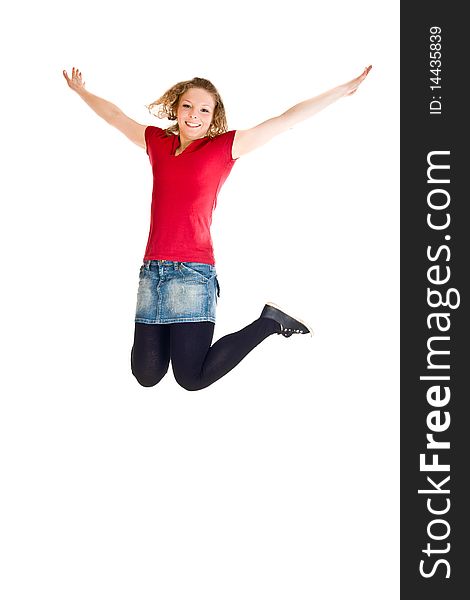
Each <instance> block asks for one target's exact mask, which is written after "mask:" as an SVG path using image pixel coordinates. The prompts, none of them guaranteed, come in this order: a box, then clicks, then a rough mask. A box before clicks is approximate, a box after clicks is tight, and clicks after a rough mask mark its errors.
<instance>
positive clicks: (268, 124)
mask: <svg viewBox="0 0 470 600" xmlns="http://www.w3.org/2000/svg"><path fill="white" fill-rule="evenodd" d="M371 69H372V65H370V66H369V67H366V68H365V69H364V71H363V72H362V73H361V74H360V75H359V77H356V78H354V79H352V80H351V81H348V82H347V83H344V84H342V85H339V86H337V87H335V88H333V89H331V90H328V91H327V92H324V93H323V94H320V95H319V96H315V97H314V98H310V99H309V100H304V101H303V102H300V103H299V104H296V105H295V106H293V107H292V108H289V110H286V111H285V112H284V113H282V115H279V116H278V117H273V118H272V119H268V120H267V121H264V122H263V123H260V124H259V125H256V127H252V128H251V129H243V130H237V132H236V133H235V138H234V140H233V146H232V158H239V157H240V156H242V155H243V154H246V153H247V152H251V151H252V150H254V149H255V148H258V147H259V146H262V145H263V144H266V142H269V140H270V139H272V138H273V137H274V136H275V135H277V134H279V133H282V132H283V131H286V130H287V129H290V128H291V127H293V126H294V125H296V124H297V123H299V122H300V121H303V120H304V119H308V118H309V117H312V116H313V115H315V114H316V113H317V112H319V111H320V110H322V109H324V108H325V107H327V106H328V105H329V104H332V103H333V102H335V101H336V100H339V98H342V97H343V96H350V95H351V94H354V92H355V91H356V90H357V88H358V87H359V86H360V84H361V83H362V82H363V81H364V79H365V78H366V77H367V75H368V73H369V71H370V70H371Z"/></svg>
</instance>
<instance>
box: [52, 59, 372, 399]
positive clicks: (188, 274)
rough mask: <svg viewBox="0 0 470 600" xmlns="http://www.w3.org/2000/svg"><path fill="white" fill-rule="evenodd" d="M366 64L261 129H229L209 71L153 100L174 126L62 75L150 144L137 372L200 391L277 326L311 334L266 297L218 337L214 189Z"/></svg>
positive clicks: (349, 86) (143, 380)
mask: <svg viewBox="0 0 470 600" xmlns="http://www.w3.org/2000/svg"><path fill="white" fill-rule="evenodd" d="M371 68H372V67H371V66H369V67H367V68H366V69H364V71H363V73H362V74H361V75H359V77H356V78H355V79H352V80H351V81H349V82H347V83H345V84H342V85H339V86H337V87H335V88H333V89H331V90H329V91H327V92H325V93H323V94H320V95H319V96H316V97H314V98H311V99H309V100H305V101H304V102H300V103H299V104H296V105H295V106H293V107H292V108H290V109H289V110H287V111H285V112H284V113H282V114H281V115H279V116H277V117H274V118H272V119H268V120H267V121H264V122H263V123H260V124H259V125H257V126H256V127H252V128H251V129H244V130H236V131H235V130H230V131H229V130H228V127H227V120H226V116H225V109H224V105H223V102H222V99H221V97H220V95H219V93H218V91H217V89H216V88H215V87H214V85H213V84H212V83H211V82H210V81H208V80H207V79H202V78H199V77H195V78H194V79H191V80H190V81H182V82H180V83H177V84H176V85H174V86H173V87H171V88H170V89H169V90H168V91H167V92H165V93H164V94H163V96H161V97H160V98H158V100H155V101H154V102H152V103H151V104H149V105H148V106H147V108H148V110H149V112H151V113H152V114H153V110H154V109H156V111H157V113H156V116H158V117H159V118H167V119H169V120H170V121H175V124H174V125H172V126H171V127H168V128H167V129H161V128H159V127H154V126H153V125H141V124H140V123H137V122H136V121H133V120H132V119H130V118H129V117H128V116H127V115H125V114H124V113H123V112H122V110H120V109H119V108H118V107H117V106H116V105H114V104H112V103H111V102H108V101H107V100H104V99H103V98H99V97H98V96H95V95H94V94H91V93H90V92H89V91H88V90H86V89H85V82H84V81H83V80H82V74H81V72H80V71H79V70H78V69H76V68H75V67H73V68H72V76H71V77H69V76H68V74H67V72H66V71H65V70H64V71H63V75H64V77H65V79H66V81H67V84H68V85H69V87H70V88H71V89H72V90H74V91H75V92H77V94H78V95H79V96H80V97H81V98H82V99H83V100H84V101H85V102H86V103H87V104H88V105H89V106H90V107H91V108H92V109H93V110H94V111H95V112H96V113H97V114H98V115H99V116H100V117H102V118H103V119H104V120H105V121H106V122H107V123H109V124H110V125H112V126H113V127H116V128H117V129H119V131H121V132H122V133H123V134H124V135H125V136H127V137H128V138H129V139H130V140H131V141H132V142H134V143H135V144H137V145H138V146H140V147H141V148H143V149H144V150H145V151H146V152H147V154H148V157H149V160H150V164H151V166H152V171H153V191H152V207H151V219H150V233H149V237H148V242H147V247H146V251H145V255H144V259H143V264H142V266H141V267H140V274H139V288H138V293H137V306H136V314H135V332H134V344H133V347H132V352H131V367H132V373H133V374H134V376H135V377H136V379H137V381H138V382H139V383H140V384H141V385H143V386H146V387H151V386H154V385H156V384H157V383H158V382H159V381H160V380H161V379H162V378H163V376H164V375H165V373H166V372H167V370H168V366H169V364H170V360H171V363H172V367H173V373H174V376H175V379H176V381H177V382H178V383H179V384H180V385H181V386H182V387H183V388H185V389H187V390H200V389H203V388H205V387H207V386H209V385H211V384H212V383H214V381H217V380H218V379H220V378H221V377H223V376H224V375H225V374H226V373H228V372H229V371H231V370H232V369H233V368H234V367H235V366H236V365H237V364H238V363H239V362H240V361H241V360H242V359H243V358H244V357H245V356H246V355H247V354H248V353H249V352H250V351H251V350H253V348H254V347H255V346H257V345H258V344H260V343H261V342H262V341H263V340H265V339H266V338H267V337H269V336H270V335H273V334H275V333H276V334H281V335H283V336H284V337H290V336H292V335H295V334H306V333H310V334H311V333H312V331H311V329H310V328H309V327H308V326H307V325H305V324H304V323H302V322H301V321H299V320H297V319H295V318H293V317H291V316H290V315H288V314H287V313H285V312H284V311H282V310H281V309H279V308H278V307H276V306H275V305H273V304H266V305H265V306H264V308H263V310H262V311H261V315H260V317H259V318H258V319H256V321H254V322H253V323H251V324H250V325H247V326H246V327H244V328H243V329H241V330H240V331H237V332H235V333H231V334H230V335H226V336H224V337H223V338H221V339H219V340H218V341H217V342H216V343H215V344H213V345H211V344H212V337H213V334H214V324H215V309H216V302H217V296H218V295H219V284H218V281H217V274H216V270H215V266H214V265H215V261H214V253H213V248H212V240H211V234H210V225H211V221H212V212H213V210H214V208H215V205H216V202H217V196H218V193H219V191H220V188H221V187H222V185H223V183H224V182H225V180H226V179H227V177H228V175H229V174H230V171H231V170H232V167H233V166H234V164H235V161H237V160H238V159H239V158H240V156H243V155H244V154H247V152H251V151H252V150H254V149H255V148H258V147H259V146H262V145H263V144H266V142H268V141H269V140H271V139H272V138H273V137H274V136H275V135H277V134H279V133H281V132H283V131H286V130H287V129H289V128H291V127H292V126H294V125H296V124H297V123H299V122H300V121H303V120H305V119H307V118H308V117H311V116H312V115H314V114H316V113H317V112H319V111H320V110H322V109H323V108H325V107H326V106H328V105H329V104H331V103H332V102H335V101H336V100H338V99H339V98H342V97H343V96H350V95H351V94H354V92H355V91H356V90H357V88H358V87H359V85H360V84H361V83H362V82H363V81H364V79H365V78H366V77H367V75H368V73H369V71H370V69H371Z"/></svg>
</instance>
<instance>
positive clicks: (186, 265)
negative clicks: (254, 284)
mask: <svg viewBox="0 0 470 600" xmlns="http://www.w3.org/2000/svg"><path fill="white" fill-rule="evenodd" d="M219 295H220V288H219V282H218V281H217V273H216V270H215V267H214V265H208V264H205V263H195V262H175V261H170V260H146V261H144V263H143V264H142V266H141V267H140V273H139V289H138V292H137V306H136V311H135V322H136V323H147V324H151V325H156V324H160V325H164V324H167V323H194V322H199V321H211V322H212V323H215V309H216V304H217V297H218V296H219Z"/></svg>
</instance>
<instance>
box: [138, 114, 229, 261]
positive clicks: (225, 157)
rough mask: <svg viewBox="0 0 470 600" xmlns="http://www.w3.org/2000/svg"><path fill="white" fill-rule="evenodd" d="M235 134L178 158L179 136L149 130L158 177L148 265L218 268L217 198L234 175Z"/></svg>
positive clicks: (206, 141)
mask: <svg viewBox="0 0 470 600" xmlns="http://www.w3.org/2000/svg"><path fill="white" fill-rule="evenodd" d="M234 136H235V131H228V132H227V133H223V134H221V135H218V136H216V137H215V138H212V139H211V138H209V137H204V138H201V139H199V140H194V141H193V142H191V143H190V144H189V146H187V148H186V149H185V150H184V152H182V153H181V154H179V155H178V156H175V150H176V149H177V148H178V146H179V137H178V136H177V135H173V134H172V135H169V136H168V135H166V133H165V131H164V130H163V129H160V127H154V126H152V125H149V126H148V127H146V129H145V141H146V144H147V154H148V156H149V159H150V164H151V165H152V171H153V191H152V208H151V217H150V233H149V238H148V242H147V248H146V250H145V256H144V260H174V261H178V262H201V263H207V264H212V265H213V264H214V262H215V261H214V251H213V248H212V239H211V234H210V226H211V223H212V211H213V210H214V208H215V206H216V203H217V195H218V193H219V190H220V188H221V187H222V185H223V183H224V182H225V180H226V179H227V177H228V175H229V173H230V171H231V170H232V167H233V165H234V164H235V160H236V159H233V158H232V144H233V138H234Z"/></svg>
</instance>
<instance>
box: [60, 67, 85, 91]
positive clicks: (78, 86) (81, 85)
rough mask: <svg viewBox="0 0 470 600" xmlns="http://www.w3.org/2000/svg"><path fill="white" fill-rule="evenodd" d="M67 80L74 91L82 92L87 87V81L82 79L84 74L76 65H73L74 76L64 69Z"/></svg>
mask: <svg viewBox="0 0 470 600" xmlns="http://www.w3.org/2000/svg"><path fill="white" fill-rule="evenodd" d="M62 73H63V75H64V77H65V80H66V81H67V84H68V86H69V88H70V89H71V90H73V91H74V92H80V91H81V90H84V89H85V82H84V81H82V74H81V72H80V71H79V70H78V69H76V68H75V67H72V77H71V78H69V76H68V75H67V71H65V69H64V71H62Z"/></svg>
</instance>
